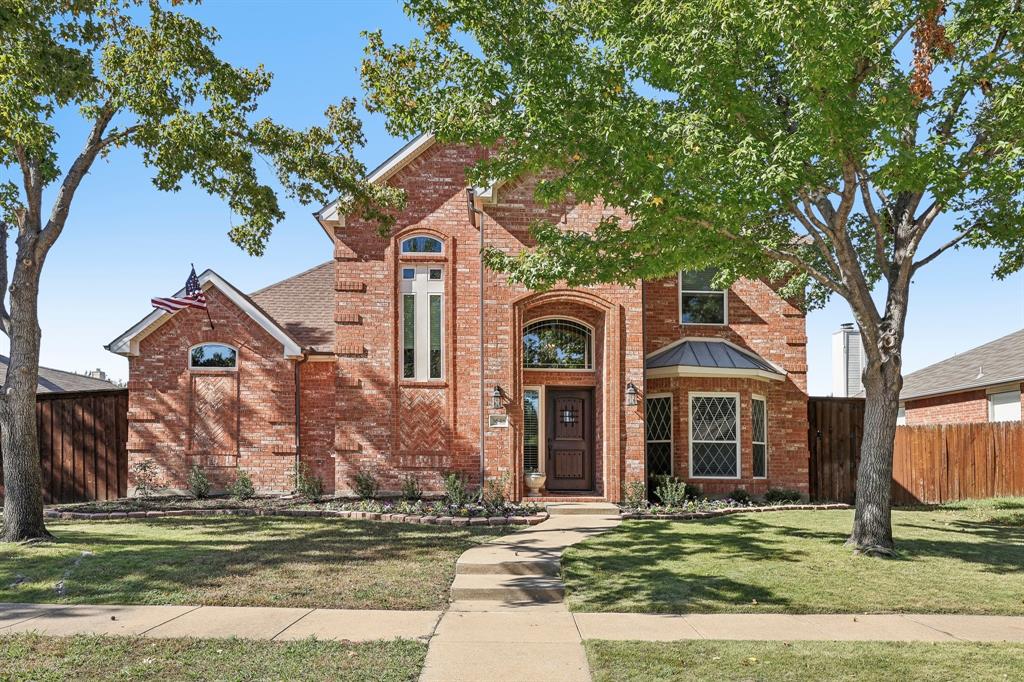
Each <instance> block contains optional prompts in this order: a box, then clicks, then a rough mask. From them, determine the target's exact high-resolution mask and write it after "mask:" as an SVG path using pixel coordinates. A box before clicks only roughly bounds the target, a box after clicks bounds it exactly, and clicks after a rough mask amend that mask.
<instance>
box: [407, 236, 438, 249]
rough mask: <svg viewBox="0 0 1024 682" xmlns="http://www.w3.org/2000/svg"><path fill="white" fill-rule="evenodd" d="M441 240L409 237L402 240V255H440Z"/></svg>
mask: <svg viewBox="0 0 1024 682" xmlns="http://www.w3.org/2000/svg"><path fill="white" fill-rule="evenodd" d="M443 251H444V247H443V246H442V245H441V240H439V239H434V238H433V237H424V236H419V237H409V238H408V239H403V240H402V253H441V252H443Z"/></svg>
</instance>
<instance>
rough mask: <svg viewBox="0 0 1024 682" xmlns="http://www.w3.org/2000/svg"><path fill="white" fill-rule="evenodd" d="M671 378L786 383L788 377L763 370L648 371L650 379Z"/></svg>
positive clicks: (686, 369)
mask: <svg viewBox="0 0 1024 682" xmlns="http://www.w3.org/2000/svg"><path fill="white" fill-rule="evenodd" d="M669 377H736V378H745V379H758V380H760V381H785V379H786V377H785V376H781V375H778V374H775V373H774V372H765V371H764V370H761V369H735V368H732V367H683V366H681V365H675V366H673V367H655V368H654V369H649V370H647V378H648V379H666V378H669Z"/></svg>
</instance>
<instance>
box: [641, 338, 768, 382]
mask: <svg viewBox="0 0 1024 682" xmlns="http://www.w3.org/2000/svg"><path fill="white" fill-rule="evenodd" d="M646 366H647V369H656V368H658V367H676V366H680V367H703V368H710V369H744V370H753V371H762V372H770V373H772V374H780V372H779V369H778V368H777V367H776V366H775V365H773V364H771V363H770V362H768V361H767V360H765V359H764V358H762V357H761V356H759V355H758V354H756V353H754V352H753V351H749V350H746V349H742V348H738V347H736V346H734V345H732V344H730V343H727V342H726V341H724V340H719V339H701V340H696V339H687V340H685V341H683V342H682V343H677V344H676V345H674V346H669V347H668V348H666V349H665V350H663V351H660V352H658V353H655V354H654V355H652V356H651V357H649V358H647V363H646ZM780 376H781V374H780Z"/></svg>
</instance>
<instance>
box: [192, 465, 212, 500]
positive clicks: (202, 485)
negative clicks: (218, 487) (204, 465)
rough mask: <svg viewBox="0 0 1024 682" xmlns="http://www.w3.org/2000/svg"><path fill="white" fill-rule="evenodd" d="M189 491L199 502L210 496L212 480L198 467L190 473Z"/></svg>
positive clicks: (193, 468)
mask: <svg viewBox="0 0 1024 682" xmlns="http://www.w3.org/2000/svg"><path fill="white" fill-rule="evenodd" d="M187 483H188V491H189V492H190V493H192V496H193V497H195V498H196V499H197V500H205V499H206V498H207V497H209V496H210V479H208V478H207V477H206V474H204V473H203V470H202V469H200V468H199V467H198V466H196V465H194V464H193V465H192V468H191V469H190V470H189V472H188V482H187Z"/></svg>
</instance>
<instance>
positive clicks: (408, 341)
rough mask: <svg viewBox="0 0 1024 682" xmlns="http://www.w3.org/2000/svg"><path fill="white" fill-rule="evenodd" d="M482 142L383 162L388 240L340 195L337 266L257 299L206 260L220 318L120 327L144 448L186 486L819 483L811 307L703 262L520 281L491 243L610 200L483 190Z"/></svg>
mask: <svg viewBox="0 0 1024 682" xmlns="http://www.w3.org/2000/svg"><path fill="white" fill-rule="evenodd" d="M479 154H480V151H479V150H476V149H473V148H468V147H462V146H448V145H442V144H439V143H436V142H435V141H434V140H433V138H432V137H430V136H423V137H420V138H417V139H416V140H413V141H412V142H411V143H409V144H408V145H406V146H405V147H404V148H403V149H402V150H400V151H399V152H398V153H397V154H395V155H394V156H393V157H392V158H391V159H389V160H388V161H387V162H385V163H384V164H383V165H382V166H381V167H379V168H378V169H377V170H375V171H374V172H373V173H372V174H371V176H370V179H371V180H372V181H374V182H386V183H390V184H392V185H394V186H397V187H399V188H401V189H403V190H405V192H406V194H407V205H406V207H405V209H404V210H403V211H402V212H401V214H400V215H399V216H398V221H397V224H396V227H395V229H394V230H393V231H392V233H391V234H390V235H389V236H387V237H384V236H381V235H380V233H379V231H378V229H377V226H376V225H372V224H367V223H364V222H360V221H359V220H356V219H353V218H352V217H351V216H344V215H341V214H339V212H338V205H337V204H332V205H330V206H327V207H325V208H324V209H322V210H321V211H320V212H318V213H317V214H316V219H317V220H318V222H319V223H320V225H321V226H322V227H323V229H324V231H325V232H326V233H327V237H328V238H329V239H330V241H331V242H332V243H333V255H334V258H333V260H332V261H330V262H328V263H324V264H323V265H321V266H319V267H317V268H314V269H312V270H309V271H307V272H304V273H302V274H299V275H296V276H295V277H292V278H290V279H288V280H285V281H283V282H279V283H278V284H275V285H272V286H270V287H267V288H265V289H262V290H260V291H257V292H254V293H252V294H250V295H245V294H243V293H241V292H239V291H238V290H236V289H235V288H234V287H233V286H232V285H231V284H230V283H228V282H226V281H225V280H223V279H222V278H221V277H219V276H218V275H217V274H216V273H214V272H213V271H209V270H208V271H206V272H204V273H203V274H202V275H201V276H200V280H201V282H202V284H203V287H204V289H205V290H206V293H207V296H208V299H209V313H210V317H211V320H208V319H207V316H206V314H205V313H204V312H203V311H200V310H194V309H185V310H181V311H179V312H176V313H174V314H170V313H167V312H164V311H160V310H156V311H153V312H152V313H150V314H149V315H148V316H147V317H146V318H144V319H143V320H141V321H140V322H139V323H138V324H136V325H135V326H134V327H132V328H131V329H129V330H128V331H127V332H125V333H124V334H122V335H121V336H120V337H118V338H117V339H115V340H114V341H113V342H112V343H111V344H110V345H109V346H108V348H109V349H110V350H111V351H113V352H115V353H119V354H122V355H125V356H127V357H128V358H129V363H130V380H129V388H130V391H131V394H130V395H131V397H130V411H129V420H130V434H129V450H130V453H131V460H132V461H138V460H141V459H147V458H148V459H152V460H154V461H155V462H156V463H157V464H159V465H160V467H161V468H162V469H163V470H164V472H165V476H166V479H167V481H168V482H169V484H170V485H172V486H174V487H183V485H184V480H185V477H186V475H187V472H188V470H189V469H190V468H191V466H193V465H194V464H196V465H199V466H201V467H202V468H203V469H204V470H206V472H207V473H208V475H209V476H210V477H211V479H212V480H213V481H214V483H215V484H216V485H224V484H226V483H227V482H229V481H231V480H233V478H234V476H235V475H236V473H237V468H244V469H246V470H247V471H248V472H249V473H250V474H251V476H252V478H253V480H254V482H255V483H256V485H257V488H258V489H260V490H261V491H265V492H284V491H288V490H290V489H291V488H292V486H293V472H294V467H295V464H296V462H297V461H298V460H301V461H303V462H306V463H307V464H308V465H309V466H310V468H311V469H313V470H314V471H315V472H317V473H318V474H319V475H320V476H321V477H322V478H323V479H324V482H325V484H326V489H327V490H328V491H332V492H335V493H337V494H345V493H347V492H349V491H350V490H351V484H352V477H353V475H354V473H355V472H357V471H369V472H371V473H373V474H374V475H375V476H376V477H377V479H378V481H379V482H380V484H381V488H382V489H383V490H385V491H397V490H398V489H399V488H400V485H401V481H402V480H403V479H404V478H405V477H406V476H410V475H411V476H414V477H416V478H417V479H419V482H420V484H421V486H422V487H423V488H424V489H425V490H428V491H437V490H439V488H440V480H441V477H442V476H443V475H444V474H445V473H447V472H449V471H461V472H464V473H465V474H466V476H468V478H469V479H470V481H472V482H473V483H474V484H476V483H478V482H479V481H480V477H481V472H482V471H483V475H484V476H485V477H487V478H492V477H498V476H501V475H502V474H504V473H506V472H507V473H508V474H509V476H510V478H509V480H510V481H512V482H513V495H514V496H515V497H520V496H522V495H523V494H525V488H524V486H523V473H524V471H527V470H540V471H543V472H544V473H545V474H546V477H547V480H546V484H545V491H544V492H545V494H546V495H547V496H548V497H549V498H556V497H557V498H560V497H567V496H572V497H581V498H589V499H595V498H596V499H601V500H610V501H615V500H619V499H620V498H621V495H622V492H623V487H624V484H625V483H626V482H627V481H630V480H643V479H645V477H646V476H647V475H649V474H656V473H671V474H674V475H676V476H679V477H681V478H684V479H687V480H692V481H694V482H696V483H699V484H700V485H701V486H702V488H703V489H704V490H705V492H707V493H709V494H725V493H728V492H730V491H732V490H733V489H735V488H736V487H744V488H746V489H748V490H749V491H751V492H754V493H757V492H763V491H764V490H766V489H767V488H769V487H787V488H795V489H798V490H800V491H802V492H806V491H807V485H808V479H807V458H808V454H807V435H806V434H807V417H806V402H807V396H806V369H807V368H806V352H805V345H806V333H805V325H804V315H803V313H802V312H801V310H800V309H799V307H798V306H797V305H795V304H794V303H793V302H791V301H787V300H784V299H783V298H781V297H780V296H779V295H778V294H777V293H776V292H775V291H774V290H773V288H772V287H771V286H769V285H768V284H767V283H765V282H762V281H748V280H741V281H739V282H737V283H736V284H734V285H733V286H732V287H731V288H729V290H728V291H716V290H714V289H713V288H712V287H711V284H710V279H711V278H710V274H709V273H705V272H695V273H689V272H686V273H680V274H679V276H678V277H671V278H666V279H662V280H657V281H645V282H639V281H638V282H636V283H634V284H632V285H628V286H627V285H613V284H607V285H600V286H592V287H585V288H579V289H566V288H555V289H552V290H549V291H543V292H536V291H529V290H527V289H525V288H524V287H522V286H519V285H514V284H511V283H510V282H508V281H507V278H506V277H505V276H504V275H503V274H501V273H496V272H492V271H490V270H486V269H484V268H482V267H481V258H480V253H481V246H484V247H488V248H500V249H504V250H506V251H508V252H510V253H515V252H518V251H519V250H521V249H524V248H529V247H530V245H531V241H530V237H529V234H528V227H529V225H530V224H531V223H532V222H533V221H535V220H537V219H541V218H543V219H547V220H551V221H554V222H556V223H559V224H561V225H563V226H564V227H565V228H566V229H571V230H588V229H591V228H592V227H593V226H594V225H596V224H597V222H598V221H599V219H600V218H601V216H602V215H605V213H606V212H609V211H611V209H608V208H605V207H603V206H601V205H562V206H542V205H540V204H538V203H537V202H536V201H535V200H534V198H533V183H531V181H530V180H529V179H526V180H520V181H513V182H507V183H505V184H503V185H500V186H496V187H491V188H485V189H480V190H476V191H475V192H472V191H471V192H467V189H468V188H467V182H466V179H465V176H464V173H465V169H466V168H467V167H468V166H470V165H472V163H473V162H474V161H475V160H476V159H477V158H479ZM470 204H471V205H472V206H473V210H469V205H470ZM481 277H482V278H483V279H482V280H481ZM211 321H212V324H211Z"/></svg>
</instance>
